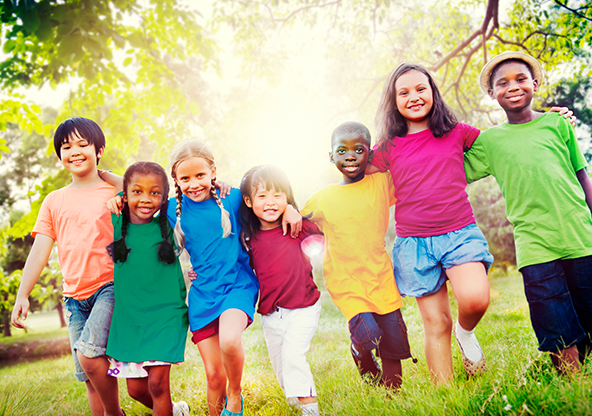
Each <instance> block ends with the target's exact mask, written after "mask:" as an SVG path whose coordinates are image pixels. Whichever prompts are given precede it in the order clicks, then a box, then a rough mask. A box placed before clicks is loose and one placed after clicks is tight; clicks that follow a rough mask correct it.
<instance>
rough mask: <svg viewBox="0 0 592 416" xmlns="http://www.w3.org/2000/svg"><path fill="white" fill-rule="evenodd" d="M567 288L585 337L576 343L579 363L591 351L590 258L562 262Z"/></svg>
mask: <svg viewBox="0 0 592 416" xmlns="http://www.w3.org/2000/svg"><path fill="white" fill-rule="evenodd" d="M562 264H563V268H564V270H565V275H566V280H567V286H568V287H569V291H570V293H571V299H572V301H573V304H574V308H575V310H576V313H577V315H578V321H579V322H580V325H581V326H582V328H583V329H584V332H585V333H586V337H585V338H584V339H583V340H582V341H580V342H579V343H578V351H579V353H580V361H581V362H584V360H585V358H586V357H587V356H588V355H589V354H590V351H591V350H592V256H586V257H580V258H577V259H569V260H563V261H562Z"/></svg>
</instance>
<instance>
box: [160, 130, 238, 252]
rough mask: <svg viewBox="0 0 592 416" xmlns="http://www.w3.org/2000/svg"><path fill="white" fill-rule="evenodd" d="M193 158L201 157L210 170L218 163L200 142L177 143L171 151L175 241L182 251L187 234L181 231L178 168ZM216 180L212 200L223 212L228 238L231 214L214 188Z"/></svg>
mask: <svg viewBox="0 0 592 416" xmlns="http://www.w3.org/2000/svg"><path fill="white" fill-rule="evenodd" d="M192 157H199V158H202V159H203V160H205V161H206V162H207V163H208V165H209V166H210V169H214V167H215V166H216V163H215V161H214V153H213V152H212V150H211V149H210V148H209V147H208V146H207V145H206V144H205V143H202V142H200V141H199V140H184V141H182V142H179V143H177V144H176V145H175V146H174V147H173V150H171V154H170V157H169V166H170V168H171V176H172V178H173V179H174V180H175V194H176V198H177V212H176V213H177V224H175V230H174V231H175V240H176V242H177V245H178V246H179V248H180V249H183V248H184V247H185V233H183V230H182V229H181V208H182V206H183V192H182V191H181V187H180V186H179V184H178V183H177V167H178V166H179V164H180V163H181V162H183V161H185V160H187V159H191V158H192ZM214 181H215V178H212V186H211V187H210V196H211V197H212V199H213V200H214V201H215V202H216V204H218V207H220V211H221V214H220V216H221V218H220V220H221V225H222V238H226V237H228V236H229V235H230V233H231V231H232V224H231V222H230V214H229V213H228V211H227V210H226V208H224V205H222V200H221V199H220V197H219V196H218V194H217V193H216V188H215V187H214Z"/></svg>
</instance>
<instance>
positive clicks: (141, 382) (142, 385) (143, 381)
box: [126, 377, 154, 409]
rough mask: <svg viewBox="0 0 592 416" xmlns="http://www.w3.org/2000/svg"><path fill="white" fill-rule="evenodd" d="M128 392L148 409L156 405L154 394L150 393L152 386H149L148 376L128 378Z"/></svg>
mask: <svg viewBox="0 0 592 416" xmlns="http://www.w3.org/2000/svg"><path fill="white" fill-rule="evenodd" d="M126 382H127V394H129V395H130V397H131V398H132V399H134V400H135V401H137V402H140V403H142V404H143V405H144V406H146V407H147V408H148V409H152V406H153V405H154V404H153V402H152V396H151V395H150V388H149V387H148V377H142V378H127V379H126Z"/></svg>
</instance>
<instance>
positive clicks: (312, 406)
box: [300, 403, 319, 416]
mask: <svg viewBox="0 0 592 416" xmlns="http://www.w3.org/2000/svg"><path fill="white" fill-rule="evenodd" d="M300 410H301V411H302V416H319V404H318V403H308V404H301V405H300Z"/></svg>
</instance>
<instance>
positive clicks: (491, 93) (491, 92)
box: [487, 88, 495, 100]
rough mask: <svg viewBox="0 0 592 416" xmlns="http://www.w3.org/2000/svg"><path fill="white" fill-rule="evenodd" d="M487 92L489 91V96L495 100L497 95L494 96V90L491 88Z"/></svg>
mask: <svg viewBox="0 0 592 416" xmlns="http://www.w3.org/2000/svg"><path fill="white" fill-rule="evenodd" d="M487 92H488V93H489V98H491V99H492V100H495V97H494V96H493V90H492V89H491V88H490V89H488V90H487Z"/></svg>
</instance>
